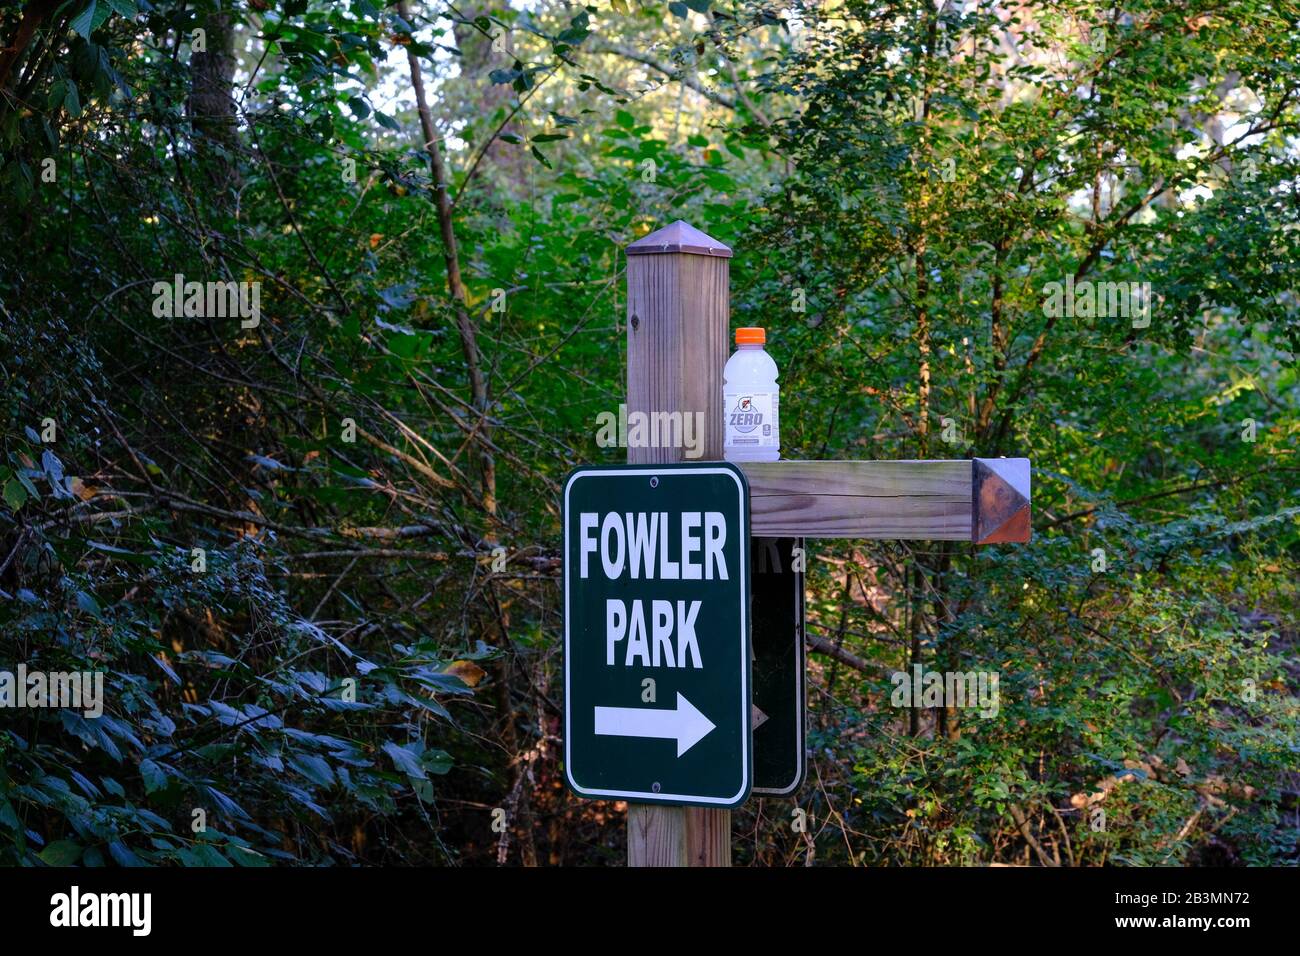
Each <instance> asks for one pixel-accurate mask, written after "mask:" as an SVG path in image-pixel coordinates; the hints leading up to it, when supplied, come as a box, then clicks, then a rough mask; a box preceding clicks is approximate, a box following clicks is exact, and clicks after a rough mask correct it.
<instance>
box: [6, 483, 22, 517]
mask: <svg viewBox="0 0 1300 956" xmlns="http://www.w3.org/2000/svg"><path fill="white" fill-rule="evenodd" d="M4 496H5V504H7V505H8V506H9V508H10V510H12V511H17V510H18V509H19V508H21V507H22V506H23V505H24V504H26V502H27V489H26V488H24V487H23V486H22V482H20V481H19V480H18V479H17V478H10V479H9V480H8V481H6V482H5V490H4Z"/></svg>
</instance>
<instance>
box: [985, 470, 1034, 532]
mask: <svg viewBox="0 0 1300 956" xmlns="http://www.w3.org/2000/svg"><path fill="white" fill-rule="evenodd" d="M971 467H972V469H973V471H972V475H971V478H972V480H971V498H972V500H971V540H972V541H974V542H975V543H976V544H1010V543H1023V542H1025V541H1028V540H1029V459H1028V458H976V459H975V460H974V461H972V462H971Z"/></svg>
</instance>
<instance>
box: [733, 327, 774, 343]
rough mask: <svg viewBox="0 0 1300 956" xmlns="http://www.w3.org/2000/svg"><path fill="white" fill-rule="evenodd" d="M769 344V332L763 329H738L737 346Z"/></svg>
mask: <svg viewBox="0 0 1300 956" xmlns="http://www.w3.org/2000/svg"><path fill="white" fill-rule="evenodd" d="M766 342H767V332H766V331H764V330H763V329H755V328H745V329H736V344H737V345H763V344H764V343H766Z"/></svg>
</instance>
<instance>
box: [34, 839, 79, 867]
mask: <svg viewBox="0 0 1300 956" xmlns="http://www.w3.org/2000/svg"><path fill="white" fill-rule="evenodd" d="M36 855H37V856H39V857H40V858H41V860H42V861H44V862H45V863H47V864H49V865H50V866H72V864H74V863H76V862H77V861H78V860H80V859H81V844H80V843H76V842H74V841H72V840H57V841H55V842H54V843H51V844H50V845H49V846H47V847H46V848H45V849H44V850H42V851H41V852H40V853H38V854H36Z"/></svg>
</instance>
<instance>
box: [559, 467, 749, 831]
mask: <svg viewBox="0 0 1300 956" xmlns="http://www.w3.org/2000/svg"><path fill="white" fill-rule="evenodd" d="M669 473H672V474H676V475H690V474H698V475H726V476H727V477H728V478H730V479H731V480H732V481H734V482H735V483H736V488H737V490H738V491H739V492H740V496H739V504H740V513H739V515H738V516H737V517H738V518H739V520H740V525H739V527H740V528H741V529H742V533H741V546H740V548H739V549H738V550H739V551H741V552H745V547H744V540H745V538H746V537H748V536H747V535H746V534H744V531H747V530H748V529H749V495H748V494H747V493H746V491H745V484H744V482H743V481H742V480H741V479H740V476H739V475H737V474H736V472H735V471H732V469H730V468H697V467H693V466H691V467H677V466H675V465H671V464H668V465H663V466H661V467H659V468H621V467H611V468H591V469H583V470H582V471H575V472H574V473H573V474H572V475H570V476H569V480H568V481H567V482H565V485H564V776H565V778H566V779H567V780H568V781H569V786H570V787H572V788H573V790H574V791H575V792H577V793H580V794H582V795H583V796H589V797H626V798H631V799H635V798H643V799H646V800H649V801H651V802H667V801H683V802H686V803H690V804H696V805H713V804H720V805H724V806H735V805H737V804H738V803H739V802H740V801H742V800H743V799H744V796H745V792H746V791H747V790H749V789H750V788H751V784H752V781H753V776H754V768H753V758H752V753H751V748H752V746H753V740H752V738H753V736H754V729H753V727H752V726H750V720H749V716H750V715H749V708H750V705H751V701H752V698H751V694H750V690H749V607H748V604H747V602H745V601H743V600H742V602H741V609H740V685H741V686H740V725H741V727H742V728H744V730H743V732H742V733H741V735H740V736H741V742H740V745H741V780H740V789H739V790H737V791H736V792H735V794H734V795H733V796H730V797H701V796H695V795H693V794H687V793H646V792H643V791H640V790H594V789H590V788H588V787H583V786H581V785H580V784H579V783H578V781H577V780H575V779H573V758H572V755H571V753H570V742H571V741H572V739H573V734H571V733H570V729H571V728H572V726H573V722H572V719H571V717H570V715H569V706H570V702H571V701H572V700H573V695H572V694H571V693H570V692H569V690H570V670H569V513H570V510H569V492H570V491H572V490H573V486H574V484H575V483H576V482H577V480H578V479H579V478H583V477H586V476H589V475H595V476H601V475H606V476H607V475H648V476H663V475H666V474H669ZM740 558H741V560H740V562H739V564H740V593H741V595H742V598H743V596H744V595H747V594H748V593H749V562H750V556H749V554H748V553H742V554H741V555H740Z"/></svg>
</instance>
